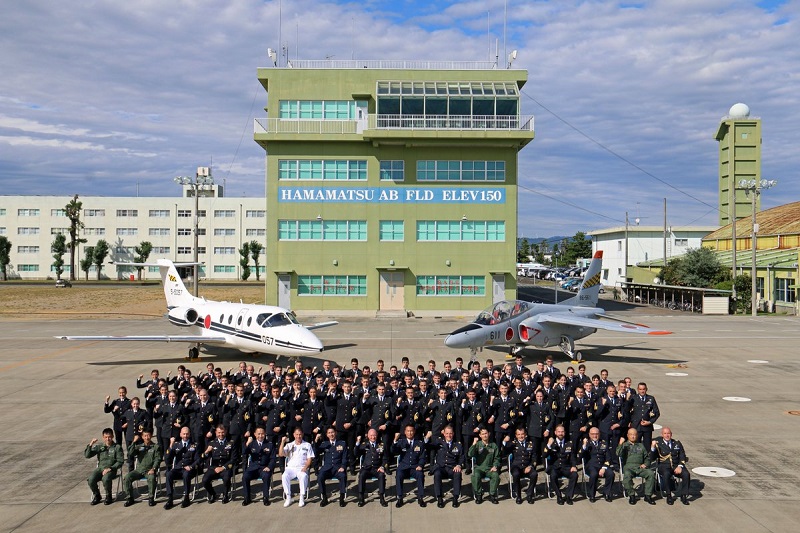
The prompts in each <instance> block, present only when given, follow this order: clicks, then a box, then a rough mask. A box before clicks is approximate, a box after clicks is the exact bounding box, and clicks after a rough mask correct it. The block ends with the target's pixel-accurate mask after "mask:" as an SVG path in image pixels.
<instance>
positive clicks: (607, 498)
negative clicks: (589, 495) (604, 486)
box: [603, 496, 611, 502]
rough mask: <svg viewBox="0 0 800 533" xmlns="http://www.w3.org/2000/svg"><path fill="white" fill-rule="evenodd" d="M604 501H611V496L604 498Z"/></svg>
mask: <svg viewBox="0 0 800 533" xmlns="http://www.w3.org/2000/svg"><path fill="white" fill-rule="evenodd" d="M603 499H604V500H605V501H607V502H610V501H611V496H603Z"/></svg>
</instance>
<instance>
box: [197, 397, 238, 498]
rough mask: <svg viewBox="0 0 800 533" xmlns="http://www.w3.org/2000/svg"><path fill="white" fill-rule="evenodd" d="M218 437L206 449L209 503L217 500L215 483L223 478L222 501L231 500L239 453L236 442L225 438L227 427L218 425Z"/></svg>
mask: <svg viewBox="0 0 800 533" xmlns="http://www.w3.org/2000/svg"><path fill="white" fill-rule="evenodd" d="M240 386H241V385H240ZM216 437H217V438H216V439H214V440H213V441H211V442H210V443H209V444H208V447H207V448H206V451H205V456H206V457H208V470H206V473H205V474H204V475H203V487H204V488H205V489H206V494H208V503H214V502H215V501H216V500H217V493H216V492H214V487H213V483H214V480H215V479H222V483H223V490H224V493H223V495H222V503H228V502H229V501H231V476H232V475H233V465H234V464H236V460H237V459H238V458H239V453H238V451H237V450H238V449H237V448H236V445H235V443H234V442H233V441H231V440H228V439H226V438H225V437H226V431H225V427H223V426H221V425H220V426H217V429H216Z"/></svg>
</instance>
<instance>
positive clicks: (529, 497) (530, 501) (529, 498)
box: [528, 495, 533, 505]
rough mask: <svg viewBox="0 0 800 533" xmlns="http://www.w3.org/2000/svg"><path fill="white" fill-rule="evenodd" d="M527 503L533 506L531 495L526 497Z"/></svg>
mask: <svg viewBox="0 0 800 533" xmlns="http://www.w3.org/2000/svg"><path fill="white" fill-rule="evenodd" d="M528 503H530V504H531V505H533V495H531V496H528Z"/></svg>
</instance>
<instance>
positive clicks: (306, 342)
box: [303, 330, 324, 352]
mask: <svg viewBox="0 0 800 533" xmlns="http://www.w3.org/2000/svg"><path fill="white" fill-rule="evenodd" d="M303 346H306V347H308V348H313V349H314V350H317V351H318V352H321V351H322V350H323V348H324V346H322V341H321V340H319V337H317V336H316V335H314V333H312V332H311V331H308V330H306V335H305V336H304V338H303Z"/></svg>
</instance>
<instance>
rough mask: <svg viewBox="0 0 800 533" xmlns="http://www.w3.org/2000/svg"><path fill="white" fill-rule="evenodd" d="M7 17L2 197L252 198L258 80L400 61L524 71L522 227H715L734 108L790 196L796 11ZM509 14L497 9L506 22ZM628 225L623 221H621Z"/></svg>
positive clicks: (353, 6) (163, 7)
mask: <svg viewBox="0 0 800 533" xmlns="http://www.w3.org/2000/svg"><path fill="white" fill-rule="evenodd" d="M4 4H5V5H4V7H3V16H2V17H0V51H2V53H0V72H2V76H0V186H1V187H2V194H4V195H33V194H37V195H38V194H41V195H53V194H55V195H73V194H80V195H104V196H135V195H137V194H139V195H140V196H172V195H175V196H178V195H179V194H180V189H179V187H178V186H177V185H175V184H174V183H173V181H172V178H173V177H175V176H178V175H193V174H194V172H195V169H196V167H198V166H209V165H213V173H214V177H215V180H216V181H217V182H222V183H225V186H226V196H236V197H241V196H246V197H255V196H263V195H264V151H263V150H262V149H261V148H260V147H259V146H258V145H257V144H256V143H255V142H254V141H253V119H254V118H263V117H264V116H265V115H266V113H265V111H264V106H265V104H266V93H265V92H264V90H263V88H262V87H261V85H260V84H259V83H258V81H257V78H256V69H257V68H259V67H266V66H268V65H269V64H270V62H269V60H268V58H267V48H275V49H280V48H281V45H283V46H285V47H286V49H287V50H288V57H289V58H290V59H293V58H299V59H325V58H333V59H359V60H375V59H405V60H441V61H450V60H453V61H474V60H488V59H491V60H493V59H494V55H495V50H496V49H497V50H498V51H499V56H500V64H501V65H505V60H504V59H503V58H505V57H507V55H508V53H510V52H511V51H512V50H517V51H518V53H517V59H516V60H515V61H514V63H513V67H514V68H520V69H526V70H527V71H528V82H527V83H526V84H525V86H524V87H523V89H522V114H524V115H534V116H535V135H536V138H535V139H534V140H533V141H532V142H531V143H530V144H528V146H526V147H525V148H524V149H523V150H522V151H521V152H520V154H519V187H520V189H519V234H520V236H527V237H547V236H552V235H573V234H574V233H575V232H577V231H584V232H586V231H591V230H595V229H602V228H608V227H614V226H620V225H623V224H624V220H625V213H626V212H627V213H628V215H629V218H630V219H631V221H633V220H634V219H636V218H638V219H639V220H640V223H641V224H642V225H658V226H660V225H662V224H663V209H664V199H666V203H667V221H668V224H669V225H670V226H673V227H681V226H687V225H716V224H717V220H718V212H717V204H718V193H717V166H718V151H717V150H718V145H717V142H716V141H715V140H714V134H715V132H716V130H717V127H718V126H719V123H720V121H721V120H722V118H723V117H724V116H725V115H727V113H728V110H729V109H730V107H731V106H732V105H733V104H735V103H738V102H744V103H746V104H747V105H748V106H749V107H750V109H751V113H752V115H751V116H753V117H759V118H760V119H761V121H762V138H763V144H762V176H763V177H764V178H767V179H776V180H778V186H777V187H775V188H773V189H770V190H768V191H764V192H763V194H762V206H763V207H764V208H768V207H774V206H776V205H781V204H784V203H787V202H793V201H797V200H800V180H798V179H797V174H798V168H799V167H800V149H798V148H800V128H798V127H797V123H798V118H800V116H799V115H800V47H798V46H797V36H798V35H800V28H798V21H799V19H800V0H765V1H760V2H759V1H743V0H742V1H739V0H729V1H723V0H652V1H650V0H644V1H628V2H607V1H577V0H552V1H546V0H524V1H523V0H481V1H477V0H476V1H469V0H468V1H452V0H437V1H435V2H431V1H430V0H424V1H423V0H362V1H360V2H347V1H336V0H330V1H319V0H283V1H282V2H279V1H278V0H274V1H263V0H226V1H225V2H219V1H217V0H168V1H164V0H131V1H128V2H119V1H116V0H95V1H88V0H86V1H81V0H67V1H63V2H53V1H52V0H46V1H45V0H26V1H25V2H5V3H4ZM504 13H507V15H506V16H504ZM631 223H632V224H633V222H631Z"/></svg>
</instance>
